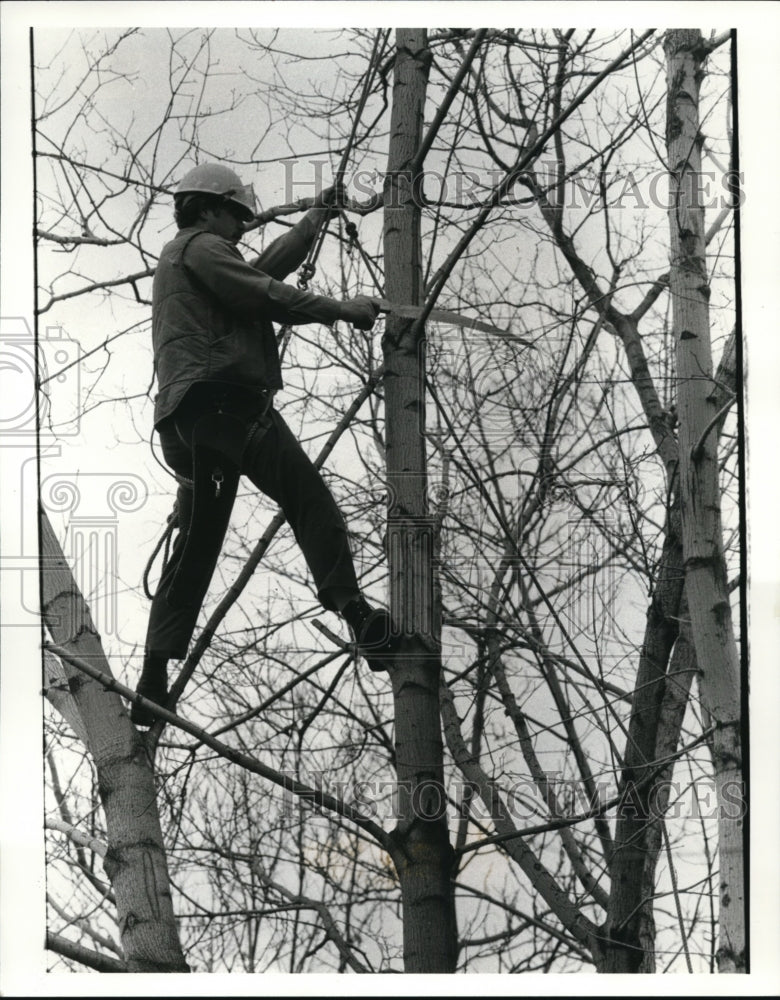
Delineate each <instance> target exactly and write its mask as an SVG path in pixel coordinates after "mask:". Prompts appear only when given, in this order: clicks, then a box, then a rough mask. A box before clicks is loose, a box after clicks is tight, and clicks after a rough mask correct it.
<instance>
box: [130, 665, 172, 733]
mask: <svg viewBox="0 0 780 1000" xmlns="http://www.w3.org/2000/svg"><path fill="white" fill-rule="evenodd" d="M136 693H137V694H140V695H141V697H142V698H148V699H149V701H155V702H157V704H158V705H162V706H164V705H165V703H166V701H167V700H168V661H167V660H166V659H161V658H159V657H156V656H147V657H145V658H144V666H143V670H142V671H141V676H140V678H139V680H138V687H137V688H136ZM157 718H158V717H157V716H156V715H155V714H154V712H152V711H151V710H150V709H148V708H146V707H145V706H144V705H139V704H137V703H136V702H133V705H132V707H131V708H130V721H131V722H132V723H133V724H134V725H136V726H151V725H153V724H154V722H156V720H157Z"/></svg>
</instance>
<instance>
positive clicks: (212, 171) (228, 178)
mask: <svg viewBox="0 0 780 1000" xmlns="http://www.w3.org/2000/svg"><path fill="white" fill-rule="evenodd" d="M187 194H213V195H217V196H218V197H220V198H223V199H224V200H225V201H229V202H232V203H233V204H234V205H238V206H239V207H240V208H241V210H242V214H243V215H244V219H245V221H246V222H249V221H250V220H251V219H253V218H254V217H255V192H254V190H253V189H252V185H251V184H244V183H243V182H242V181H241V178H240V177H239V176H238V174H237V173H235V172H234V171H233V170H231V169H230V167H224V166H223V165H222V164H221V163H201V164H200V165H199V166H197V167H193V168H192V170H190V171H189V172H188V173H186V174H185V175H184V177H182V179H181V181H180V182H179V186H178V187H177V188H176V192H175V194H174V199H175V200H176V201H178V200H179V198H181V197H182V196H183V195H187Z"/></svg>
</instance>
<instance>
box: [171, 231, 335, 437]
mask: <svg viewBox="0 0 780 1000" xmlns="http://www.w3.org/2000/svg"><path fill="white" fill-rule="evenodd" d="M313 235H314V225H313V224H312V223H311V222H310V221H309V220H308V219H304V220H302V222H301V223H299V224H298V225H297V226H295V227H294V228H293V229H292V230H290V232H289V233H286V234H285V235H284V236H282V237H280V238H279V239H278V240H275V241H274V243H272V244H271V246H270V247H268V249H267V250H265V251H264V252H263V254H262V255H261V256H260V257H258V259H257V260H256V261H255V262H254V263H253V264H248V263H247V262H246V261H245V260H244V258H243V257H242V256H241V254H240V252H239V251H238V249H237V248H236V247H235V246H233V244H232V243H230V242H229V241H228V240H225V239H223V238H222V237H221V236H215V235H213V234H212V233H209V232H205V231H203V230H201V229H194V228H191V229H181V230H179V232H178V234H177V235H176V236H175V238H174V239H173V240H171V242H170V243H168V244H166V246H165V247H164V248H163V250H162V253H161V254H160V260H159V263H158V265H157V269H156V271H155V275H154V285H153V291H152V343H153V345H154V368H155V375H156V378H157V387H158V394H157V397H156V399H155V409H154V423H155V427H157V426H159V424H160V422H161V421H162V420H163V419H164V418H165V417H167V416H169V415H170V414H171V413H173V411H174V410H175V409H176V407H177V406H178V405H179V403H180V402H181V401H182V399H183V397H184V395H185V393H186V392H187V390H188V389H189V388H190V387H191V386H192V385H194V384H196V383H200V382H209V383H222V384H227V385H230V386H241V387H243V388H244V389H245V390H249V391H251V392H254V391H257V392H262V391H263V390H267V389H274V390H275V389H280V388H281V386H282V376H281V369H280V365H279V353H278V350H277V346H276V337H275V335H274V329H273V326H272V325H271V324H272V322H277V323H288V324H290V325H297V324H301V323H316V322H319V323H327V324H330V323H333V322H334V321H335V320H337V319H338V318H339V314H340V305H339V303H338V302H337V301H335V300H334V299H329V298H326V297H324V296H322V295H314V294H312V293H311V292H305V291H301V290H300V289H298V288H295V287H294V286H292V285H286V284H284V283H283V282H282V281H280V280H278V279H279V278H284V277H285V276H286V275H287V274H289V273H290V272H291V271H293V270H294V269H295V268H296V267H297V266H298V265H299V264H300V263H301V262H302V261H303V260H304V258H305V256H306V253H307V251H308V247H309V245H310V242H311V239H312V238H313Z"/></svg>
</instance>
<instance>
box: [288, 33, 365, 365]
mask: <svg viewBox="0 0 780 1000" xmlns="http://www.w3.org/2000/svg"><path fill="white" fill-rule="evenodd" d="M381 41H382V32H381V31H377V33H376V35H375V37H374V45H373V48H372V49H371V55H370V57H369V60H368V70H367V72H366V75H365V77H364V78H363V89H362V91H361V94H360V99H359V101H358V106H357V110H356V111H355V114H354V117H353V119H352V129H351V131H350V133H349V139H348V140H347V144H346V146H345V147H344V151H343V152H342V154H341V160H340V161H339V165H338V168H337V170H336V174H335V180H334V187H335V188H336V190H337V191H338V189H339V188H340V187H342V186H343V183H344V174H345V173H346V170H347V164H348V163H349V158H350V156H351V155H352V150H353V149H354V147H355V140H356V136H357V129H358V124H359V123H360V119H361V118H362V116H363V111H364V110H365V106H366V101H367V100H368V95H369V92H370V90H371V86H372V84H373V82H374V78H375V77H376V72H377V69H378V68H379V55H380V52H379V49H380V43H381ZM328 209H329V211H328V212H327V213H326V214H325V216H324V217H323V218H322V219H321V220H320V223H319V225H318V226H317V231H316V233H315V236H314V240H313V241H312V245H311V246H310V247H309V253H308V255H307V257H306V260H305V261H304V262H303V264H301V268H300V270H299V272H298V288H300V289H301V290H302V291H306V290H307V289H308V287H309V282H310V281H311V279H312V278H313V277H314V275H315V274H316V273H317V259H318V258H319V255H320V251H321V250H322V247H323V245H324V243H325V234H326V233H327V231H328V224H329V223H330V219H331V216H332V215H334V214H343V213H341V212H340V210H339V209H336V208H334V207H333V206H330V205H329V206H328ZM347 226H348V227H349V226H351V227H352V229H353V230H354V233H355V236H354V245H356V246H357V247H358V249H359V250H360V252H361V254H362V255H363V259H364V260H365V259H366V258H365V254H364V252H363V249H362V247H360V244H359V242H358V241H357V227H356V226H355V224H354V223H353V222H348V223H347ZM347 232H348V233H349V232H350V230H349V228H348V229H347ZM350 242H351V243H352V237H351V235H350ZM369 270H370V265H369ZM372 277H373V273H372ZM374 280H375V281H376V279H374ZM291 337H292V327H291V326H290V325H289V324H288V323H285V324H284V326H283V327H282V328H281V329H280V330H279V334H278V337H277V344H278V346H279V363H280V364H281V362H282V361H284V354H285V351H286V350H287V345H288V344H289V342H290V338H291Z"/></svg>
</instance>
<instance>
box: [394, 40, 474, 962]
mask: <svg viewBox="0 0 780 1000" xmlns="http://www.w3.org/2000/svg"><path fill="white" fill-rule="evenodd" d="M430 62H431V53H430V51H429V49H428V46H427V33H426V31H425V30H424V29H422V28H403V29H398V31H397V33H396V59H395V72H394V79H393V98H392V101H393V103H392V114H391V121H390V148H389V154H388V165H387V178H386V182H385V217H384V256H385V282H386V285H385V294H386V295H387V297H388V298H389V299H390V301H392V302H399V303H403V304H412V305H419V304H420V303H421V301H422V291H423V276H422V266H421V254H422V248H421V238H420V197H419V192H420V191H421V185H420V186H419V187H418V186H417V185H418V184H419V178H420V176H421V175H420V174H419V173H417V174H415V173H413V172H412V171H411V170H410V169H409V164H410V163H411V162H412V161H413V159H414V157H415V154H416V153H417V151H418V149H419V148H420V143H421V141H422V125H423V113H424V107H425V95H426V89H427V83H428V71H429V66H430ZM383 347H384V358H385V380H384V385H385V406H386V411H385V418H386V427H387V448H386V454H387V477H388V491H389V502H388V530H387V545H388V559H389V564H390V604H391V611H392V615H393V619H394V621H395V623H396V625H397V627H398V630H399V632H400V636H401V638H400V650H399V653H398V657H397V662H396V664H395V666H394V669H393V670H392V673H391V676H392V684H393V698H394V709H395V732H396V771H397V778H398V787H399V795H398V806H399V821H398V825H397V827H396V829H395V831H394V838H395V840H396V842H397V844H398V846H399V848H400V851H399V852H398V856H399V859H400V860H399V862H398V863H397V866H398V875H399V878H400V882H401V898H402V907H403V927H404V931H403V935H404V969H405V971H406V972H410V973H415V972H453V971H454V968H455V960H456V954H457V933H456V926H455V908H454V894H453V885H452V872H451V869H452V858H453V852H452V848H451V845H450V842H449V832H448V829H447V820H446V802H445V797H444V784H443V781H444V771H443V746H442V736H441V724H440V720H439V675H440V672H441V649H440V643H439V623H438V622H436V621H434V598H433V531H434V519H433V518H432V517H430V516H429V513H428V505H427V464H426V448H425V443H426V442H425V426H424V416H425V399H424V384H425V383H424V373H425V367H424V366H425V332H424V326H423V325H422V324H421V323H419V321H412V320H409V319H403V318H402V317H400V316H394V315H393V314H392V313H391V314H390V315H389V316H388V318H387V325H386V329H385V337H384V343H383Z"/></svg>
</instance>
